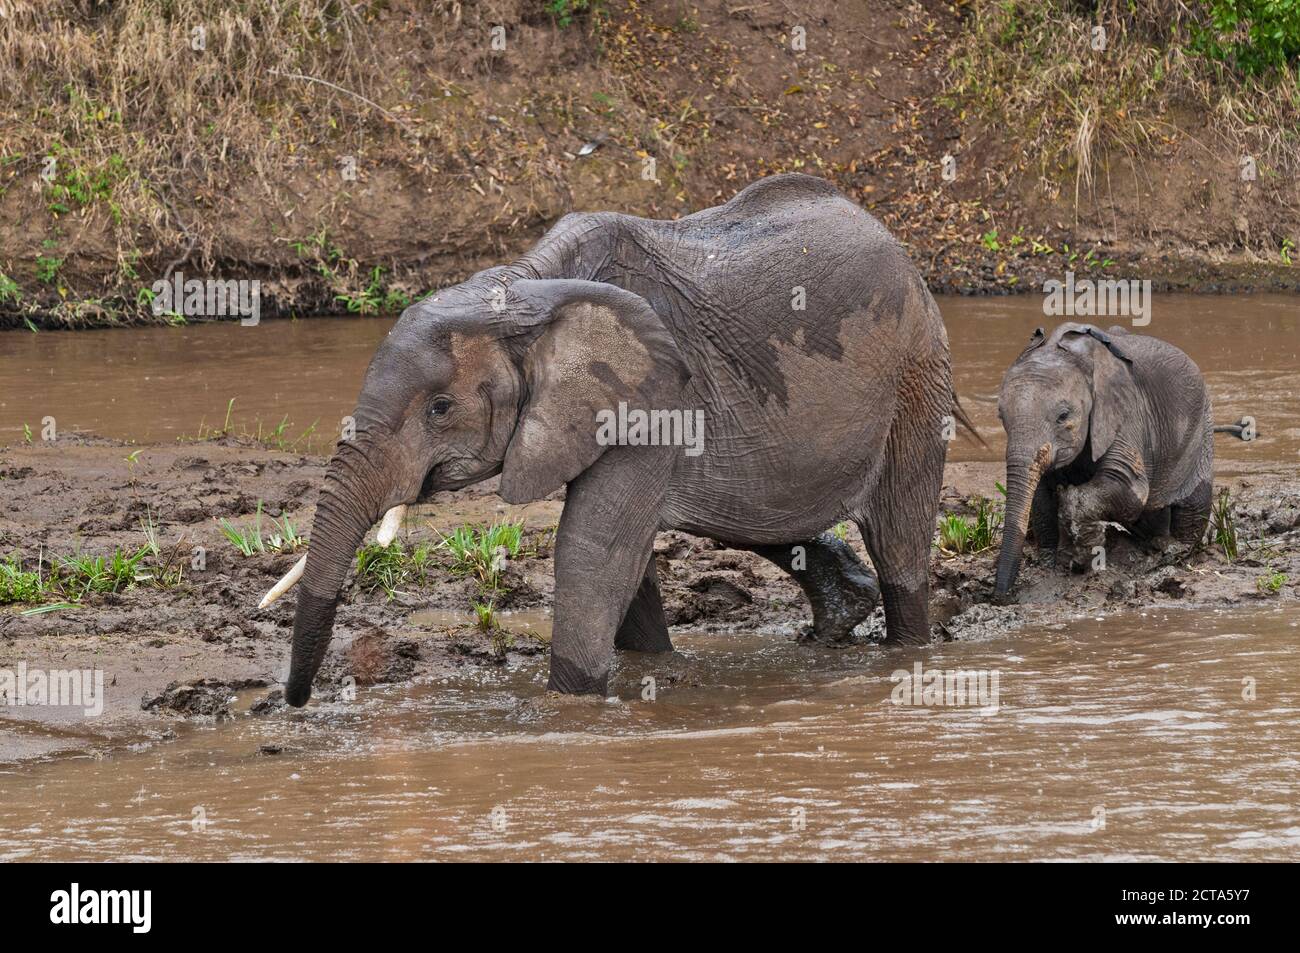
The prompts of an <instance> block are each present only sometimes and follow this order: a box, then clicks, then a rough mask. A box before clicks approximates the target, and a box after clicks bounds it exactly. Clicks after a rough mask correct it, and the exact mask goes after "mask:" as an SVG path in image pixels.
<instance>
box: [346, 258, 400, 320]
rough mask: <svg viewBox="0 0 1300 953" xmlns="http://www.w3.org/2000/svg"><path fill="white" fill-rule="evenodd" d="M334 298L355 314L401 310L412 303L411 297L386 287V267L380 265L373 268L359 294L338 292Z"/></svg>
mask: <svg viewBox="0 0 1300 953" xmlns="http://www.w3.org/2000/svg"><path fill="white" fill-rule="evenodd" d="M334 300H335V301H338V302H341V303H342V304H343V305H344V307H346V308H347V309H348V310H349V311H351V312H352V313H353V314H379V313H381V312H392V311H401V310H402V309H404V308H405V307H406V306H407V305H409V304H410V303H411V299H410V297H409V296H407V295H404V294H402V293H401V292H400V291H395V290H393V289H385V287H384V269H382V268H380V267H378V266H375V267H374V268H372V269H371V271H370V281H369V283H368V284H367V285H366V286H365V287H364V288H362V289H361V291H360V293H359V294H356V295H351V294H346V293H345V294H338V295H335V296H334Z"/></svg>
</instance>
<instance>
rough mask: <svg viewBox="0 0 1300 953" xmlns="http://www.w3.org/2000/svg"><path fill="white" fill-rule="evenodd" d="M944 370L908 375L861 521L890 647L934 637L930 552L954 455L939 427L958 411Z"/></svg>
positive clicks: (918, 369) (921, 369)
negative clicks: (947, 460)
mask: <svg viewBox="0 0 1300 953" xmlns="http://www.w3.org/2000/svg"><path fill="white" fill-rule="evenodd" d="M943 371H944V373H943V374H942V375H938V374H936V373H935V368H934V367H933V366H929V365H919V364H918V365H914V366H912V367H911V368H909V369H908V371H907V372H905V374H904V377H903V380H902V382H901V384H900V393H901V395H902V396H904V397H907V398H909V400H908V402H907V403H906V405H905V406H901V407H900V408H899V409H898V412H897V414H896V415H895V417H894V421H893V425H892V426H891V427H890V431H889V439H888V440H886V441H885V448H884V454H885V461H884V465H883V467H882V468H881V474H880V479H879V482H878V483H877V484H876V487H875V491H874V493H873V494H872V496H871V498H870V500H869V502H868V503H867V506H866V507H865V512H864V513H863V514H862V515H861V517H860V519H859V521H858V528H859V529H860V530H862V538H863V539H864V540H865V541H866V544H867V551H868V552H869V553H870V554H871V562H872V564H873V565H874V566H875V569H876V573H877V574H878V575H879V577H880V594H881V598H882V599H883V601H884V603H885V641H886V642H887V643H891V644H903V645H923V644H926V643H928V642H929V641H930V638H931V635H930V548H931V545H932V543H933V541H934V527H935V517H936V515H937V514H938V512H939V493H940V491H941V490H942V489H943V460H944V456H945V455H946V454H947V450H948V448H947V443H946V442H945V441H944V439H943V432H944V428H943V426H942V423H941V421H942V418H943V416H944V415H946V414H948V413H950V408H951V406H952V391H951V388H950V387H949V384H948V374H947V368H946V362H945V367H944V368H943Z"/></svg>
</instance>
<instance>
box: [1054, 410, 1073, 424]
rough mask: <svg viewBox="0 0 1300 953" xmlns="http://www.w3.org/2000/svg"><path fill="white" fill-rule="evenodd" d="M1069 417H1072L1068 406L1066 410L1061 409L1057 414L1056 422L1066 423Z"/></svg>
mask: <svg viewBox="0 0 1300 953" xmlns="http://www.w3.org/2000/svg"><path fill="white" fill-rule="evenodd" d="M1069 419H1070V408H1068V407H1067V408H1066V409H1065V410H1063V411H1061V412H1060V413H1059V414H1057V416H1056V422H1057V423H1058V424H1063V423H1065V422H1066V421H1067V420H1069Z"/></svg>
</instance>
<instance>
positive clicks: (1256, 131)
mask: <svg viewBox="0 0 1300 953" xmlns="http://www.w3.org/2000/svg"><path fill="white" fill-rule="evenodd" d="M1199 10H1200V8H1199V7H1197V9H1196V10H1193V9H1192V8H1190V7H1189V6H1187V5H1186V4H1184V3H1181V2H1177V0H1152V2H1150V3H1144V4H1139V5H1136V6H1133V5H1130V4H1120V3H1118V2H1109V0H1103V2H1101V3H1100V4H1098V12H1096V13H1087V12H1083V11H1082V10H1081V7H1080V5H1079V4H1076V3H1072V2H1069V0H974V2H973V3H972V4H971V6H970V9H969V20H968V23H967V29H966V31H965V33H964V35H963V37H962V38H961V40H960V41H959V43H958V44H957V46H956V49H955V52H954V55H953V56H952V57H951V60H950V67H951V71H950V76H949V81H948V90H947V96H948V101H949V102H950V103H951V105H953V106H954V107H955V108H964V109H968V110H971V111H973V112H975V113H976V114H979V115H982V116H984V117H985V118H986V119H987V120H988V121H989V122H990V123H991V124H993V125H995V126H996V127H997V128H999V129H1001V130H1002V131H1003V134H1005V133H1006V131H1007V130H1010V131H1011V133H1012V134H1013V136H1014V137H1015V139H1016V140H1017V141H1018V142H1021V143H1023V151H1024V153H1025V154H1026V155H1032V156H1036V158H1037V164H1038V170H1037V172H1038V177H1039V179H1040V181H1041V182H1042V184H1043V186H1044V188H1045V189H1047V188H1055V187H1059V186H1060V184H1062V181H1061V180H1062V179H1063V178H1065V177H1066V176H1072V178H1073V187H1074V193H1075V199H1076V203H1078V202H1080V201H1083V200H1085V199H1089V198H1091V197H1093V194H1094V187H1095V186H1096V179H1097V170H1098V168H1099V166H1100V165H1101V164H1102V163H1103V161H1104V157H1105V156H1106V155H1108V154H1111V153H1115V152H1122V153H1126V154H1128V155H1129V156H1130V157H1148V158H1149V157H1150V156H1151V155H1153V150H1154V149H1155V148H1156V147H1157V146H1159V145H1160V144H1161V141H1162V139H1163V137H1165V136H1166V135H1170V134H1174V133H1177V132H1178V127H1177V124H1176V122H1175V121H1174V120H1173V119H1171V117H1170V113H1171V110H1174V109H1179V108H1182V109H1186V110H1188V111H1189V114H1193V115H1194V114H1197V113H1199V114H1206V113H1212V114H1213V115H1214V116H1215V117H1216V118H1215V122H1214V123H1213V124H1212V126H1211V130H1210V132H1211V135H1212V136H1214V137H1215V139H1216V141H1214V142H1209V143H1204V145H1205V146H1206V147H1207V148H1212V149H1214V150H1216V151H1217V152H1219V153H1221V154H1224V155H1229V156H1232V155H1238V156H1240V155H1252V156H1254V157H1256V159H1257V162H1258V167H1259V179H1260V187H1261V188H1264V189H1268V188H1271V187H1273V188H1277V189H1278V196H1277V199H1278V201H1279V202H1283V203H1285V204H1287V205H1288V206H1289V205H1290V204H1291V203H1293V202H1294V200H1295V198H1294V189H1293V188H1291V186H1292V184H1293V183H1294V182H1295V181H1296V179H1297V177H1298V176H1300V145H1298V144H1300V80H1298V77H1297V75H1296V72H1295V70H1294V68H1293V69H1292V70H1291V72H1290V74H1289V75H1278V74H1276V73H1275V74H1273V75H1269V76H1263V77H1258V78H1255V77H1242V76H1238V75H1235V74H1233V73H1232V72H1231V70H1230V69H1229V67H1227V66H1225V65H1224V64H1223V63H1217V62H1214V61H1212V60H1210V59H1207V58H1206V57H1203V56H1200V55H1197V54H1196V53H1194V52H1192V51H1191V31H1192V28H1193V26H1194V25H1195V24H1196V23H1197V22H1199V20H1198V18H1199V17H1203V16H1204V14H1203V13H1200V12H1199ZM1098 23H1100V24H1101V25H1103V26H1104V27H1105V28H1106V45H1105V50H1104V51H1100V52H1099V51H1095V50H1093V49H1092V47H1091V43H1090V41H1091V33H1092V29H1093V27H1094V26H1095V25H1097V24H1098ZM1294 211H1296V210H1294V209H1293V212H1294ZM1291 217H1292V219H1294V217H1295V216H1294V214H1293V215H1292V216H1291Z"/></svg>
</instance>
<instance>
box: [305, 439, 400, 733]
mask: <svg viewBox="0 0 1300 953" xmlns="http://www.w3.org/2000/svg"><path fill="white" fill-rule="evenodd" d="M374 453H375V451H374V449H373V445H370V444H368V443H364V442H362V441H355V442H352V443H345V444H343V445H342V446H340V447H339V449H338V451H337V452H336V453H335V454H334V457H333V458H332V459H331V460H330V464H329V468H328V470H327V471H326V474H325V483H324V486H323V487H322V488H321V492H320V498H319V500H318V502H317V504H316V517H315V519H314V520H313V522H312V528H311V542H310V546H309V548H308V550H307V565H306V568H305V569H304V571H303V576H302V583H301V585H300V586H299V589H298V604H297V606H296V608H295V610H294V619H293V652H292V658H291V661H290V664H289V678H288V680H287V681H286V682H285V688H284V700H285V701H286V702H288V703H289V704H290V705H293V706H294V707H295V708H301V707H302V706H303V705H305V704H307V700H308V699H309V698H311V686H312V681H313V680H314V679H315V678H316V673H317V672H318V671H319V670H320V666H321V662H322V661H323V660H324V658H325V651H326V649H328V648H329V642H330V634H331V632H332V630H333V628H334V612H335V609H336V607H337V606H338V600H339V591H340V590H341V589H342V587H343V580H344V579H345V578H346V576H347V573H348V569H349V568H350V567H351V565H352V560H353V559H354V558H355V556H356V552H357V548H358V547H359V546H360V545H361V541H362V540H363V539H364V538H365V535H366V532H367V531H368V530H369V529H370V527H371V526H373V525H374V524H375V521H376V520H377V519H378V518H379V515H380V513H382V512H383V511H384V510H385V509H386V503H387V501H386V497H387V496H388V495H390V494H389V487H390V486H391V484H392V479H391V477H386V476H385V475H384V474H385V473H386V472H388V471H389V469H390V468H388V467H386V466H384V465H382V462H381V461H376V460H373V459H371V456H372V455H373V454H374Z"/></svg>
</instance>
